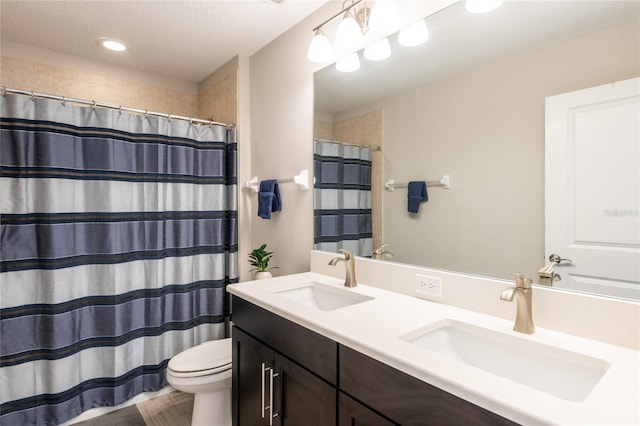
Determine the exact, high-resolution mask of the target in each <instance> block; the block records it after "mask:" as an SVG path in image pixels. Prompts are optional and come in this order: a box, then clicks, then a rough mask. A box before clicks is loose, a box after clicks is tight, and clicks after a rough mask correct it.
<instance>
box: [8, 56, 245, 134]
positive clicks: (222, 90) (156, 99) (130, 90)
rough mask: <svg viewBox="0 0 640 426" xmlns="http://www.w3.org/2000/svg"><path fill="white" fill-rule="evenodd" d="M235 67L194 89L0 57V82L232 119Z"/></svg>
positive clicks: (234, 112) (234, 116) (234, 114)
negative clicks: (191, 90) (190, 90)
mask: <svg viewBox="0 0 640 426" xmlns="http://www.w3.org/2000/svg"><path fill="white" fill-rule="evenodd" d="M237 85H238V82H237V71H236V70H235V69H234V70H231V71H228V75H227V76H225V77H223V78H219V79H218V80H217V81H215V82H213V83H210V84H207V85H204V87H203V88H202V89H201V90H200V92H199V93H188V92H184V91H180V90H176V89H172V88H167V87H161V86H154V85H150V84H147V83H143V82H139V81H136V80H135V79H133V78H132V79H130V80H129V79H122V78H114V77H110V76H108V75H102V74H96V73H92V72H85V71H82V70H78V69H72V68H65V67H60V66H55V65H49V64H44V63H40V62H35V61H30V60H25V59H19V58H13V57H9V56H2V58H1V59H0V86H3V87H8V88H12V89H20V90H27V91H34V92H40V93H46V94H51V95H56V96H65V97H69V98H78V99H86V100H95V101H97V102H102V103H109V104H116V105H122V106H125V107H131V108H139V109H146V110H149V111H155V112H161V113H166V114H174V115H181V116H185V117H194V118H204V119H208V118H210V117H211V116H213V117H214V119H215V120H216V121H220V122H224V123H234V124H235V123H236V122H237V106H238V102H237V92H238V87H237Z"/></svg>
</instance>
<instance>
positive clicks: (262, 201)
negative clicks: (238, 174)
mask: <svg viewBox="0 0 640 426" xmlns="http://www.w3.org/2000/svg"><path fill="white" fill-rule="evenodd" d="M280 210H282V201H281V200H280V188H279V187H278V181H277V180H275V179H268V180H263V181H262V182H260V190H259V191H258V216H260V217H261V218H263V219H271V212H279V211H280Z"/></svg>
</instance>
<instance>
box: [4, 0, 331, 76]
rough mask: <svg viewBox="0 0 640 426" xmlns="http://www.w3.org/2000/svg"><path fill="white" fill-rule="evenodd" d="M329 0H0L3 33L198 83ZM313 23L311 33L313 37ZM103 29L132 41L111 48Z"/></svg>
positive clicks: (24, 41)
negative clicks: (102, 41)
mask: <svg viewBox="0 0 640 426" xmlns="http://www.w3.org/2000/svg"><path fill="white" fill-rule="evenodd" d="M326 2H327V0H287V1H286V2H284V3H283V4H279V5H278V4H275V2H273V1H271V0H233V1H231V0H227V1H223V0H209V1H187V0H183V1H175V0H174V1H138V0H128V1H101V0H96V1H93V0H84V1H31V0H19V1H8V0H1V1H0V15H1V33H0V37H1V40H2V41H5V40H8V41H11V42H15V43H21V44H26V45H31V46H35V47H40V48H45V49H50V50H55V51H58V52H62V53H66V54H70V55H75V56H80V57H83V58H89V59H95V60H99V61H104V62H108V63H112V64H115V65H121V66H127V67H131V68H134V69H138V70H142V71H150V72H153V73H156V74H162V75H166V76H170V77H174V78H180V79H183V80H186V81H189V82H193V83H198V82H200V81H202V80H203V79H204V78H206V77H207V76H208V75H209V74H211V72H213V71H215V70H216V69H218V68H219V67H220V66H222V65H224V64H225V63H226V62H227V61H229V60H230V59H232V58H233V57H234V56H236V55H238V54H240V55H252V54H254V53H255V52H257V51H258V50H260V49H261V48H262V47H264V46H265V45H267V44H268V43H269V42H271V41H272V40H274V39H275V38H277V37H278V36H279V35H281V34H283V33H284V32H286V31H287V30H289V29H290V28H291V27H293V26H294V25H295V24H296V23H297V22H299V21H300V20H302V19H303V18H305V17H306V16H308V15H309V14H311V13H312V12H314V11H315V10H317V9H318V8H319V7H321V6H322V5H323V4H325V3H326ZM311 36H312V33H311V29H310V30H309V38H311ZM99 37H112V38H116V39H119V40H122V41H124V42H126V44H127V46H128V50H127V51H126V52H124V53H115V52H110V51H107V50H105V49H103V48H101V47H100V46H98V44H97V41H96V40H97V39H98V38H99Z"/></svg>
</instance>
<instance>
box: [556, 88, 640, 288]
mask: <svg viewBox="0 0 640 426" xmlns="http://www.w3.org/2000/svg"><path fill="white" fill-rule="evenodd" d="M545 125H546V135H545V158H546V160H545V256H546V258H547V259H548V258H549V256H550V255H551V254H557V255H559V256H560V257H562V258H566V259H571V261H572V263H568V262H562V263H560V264H559V265H558V266H557V267H556V269H555V272H556V273H557V274H558V275H557V277H556V280H555V281H554V283H553V285H554V287H561V288H567V289H575V290H579V291H585V292H589V293H598V294H605V295H609V296H615V297H624V298H630V299H635V300H640V215H639V210H640V79H639V78H634V79H631V80H625V81H622V82H617V83H612V84H607V85H604V86H598V87H592V88H589V89H584V90H579V91H576V92H570V93H565V94H561V95H557V96H551V97H549V98H547V99H546V118H545Z"/></svg>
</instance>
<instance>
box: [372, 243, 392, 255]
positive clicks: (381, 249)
mask: <svg viewBox="0 0 640 426" xmlns="http://www.w3.org/2000/svg"><path fill="white" fill-rule="evenodd" d="M388 245H389V244H381V245H380V247H378V248H377V249H375V250H374V251H373V253H374V254H382V252H383V251H384V248H385V247H386V246H388Z"/></svg>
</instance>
